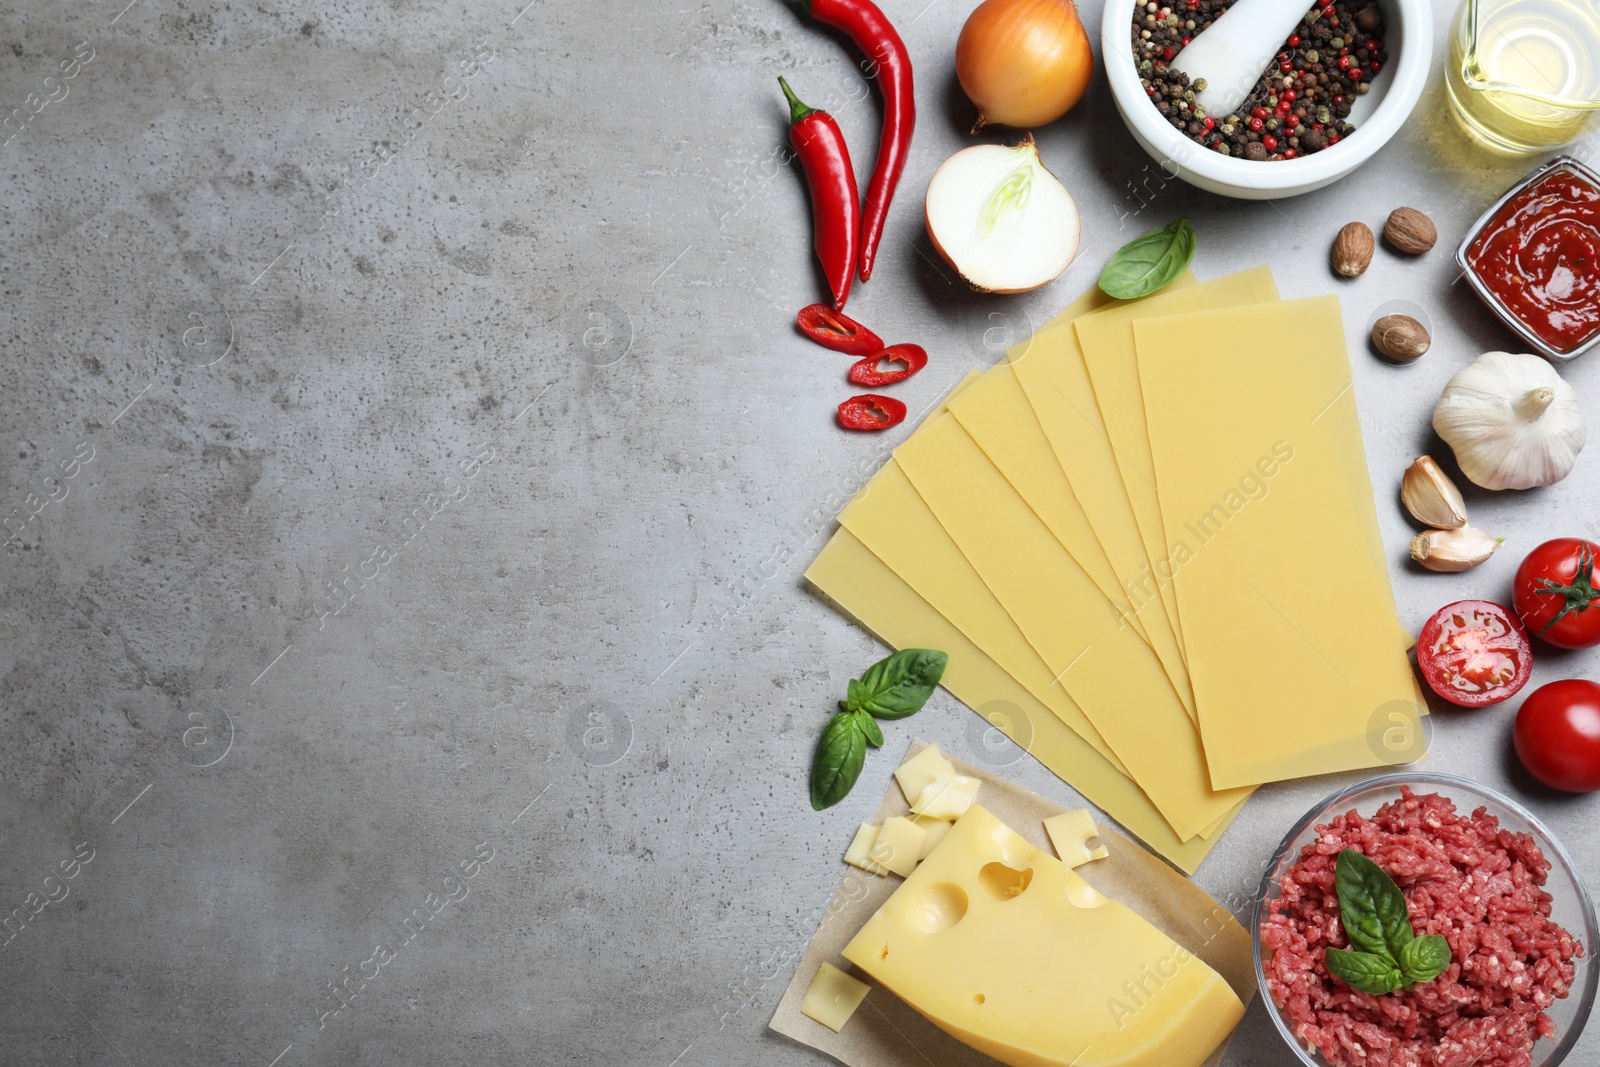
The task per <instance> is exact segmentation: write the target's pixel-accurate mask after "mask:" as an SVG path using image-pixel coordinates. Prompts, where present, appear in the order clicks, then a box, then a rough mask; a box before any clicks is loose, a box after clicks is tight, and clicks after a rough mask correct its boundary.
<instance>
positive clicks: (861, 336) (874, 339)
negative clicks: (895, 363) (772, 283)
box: [795, 304, 883, 356]
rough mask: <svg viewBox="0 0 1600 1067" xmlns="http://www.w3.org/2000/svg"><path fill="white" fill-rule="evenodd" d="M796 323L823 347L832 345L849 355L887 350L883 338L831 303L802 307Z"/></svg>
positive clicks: (796, 317) (865, 354)
mask: <svg viewBox="0 0 1600 1067" xmlns="http://www.w3.org/2000/svg"><path fill="white" fill-rule="evenodd" d="M795 323H796V325H798V326H799V327H800V332H801V333H803V334H805V335H806V336H807V337H809V338H811V339H812V340H813V341H815V342H817V344H819V345H821V346H822V347H823V348H831V349H833V350H834V351H835V352H843V353H844V354H845V355H847V356H870V355H872V353H874V352H882V351H883V338H881V337H879V336H878V335H877V334H875V333H873V332H872V331H871V330H869V329H867V328H866V327H865V326H863V325H861V324H860V323H859V322H857V321H856V320H855V319H852V318H851V317H850V316H849V315H846V314H845V313H844V312H842V311H835V310H833V308H831V307H829V306H828V305H827V304H812V305H810V306H808V307H803V308H801V309H800V314H798V315H796V316H795Z"/></svg>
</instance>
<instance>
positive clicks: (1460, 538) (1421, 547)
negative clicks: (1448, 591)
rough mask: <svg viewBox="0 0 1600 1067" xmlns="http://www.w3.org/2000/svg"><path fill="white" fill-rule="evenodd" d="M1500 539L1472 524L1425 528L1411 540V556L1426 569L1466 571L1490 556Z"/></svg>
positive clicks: (1444, 571) (1443, 571)
mask: <svg viewBox="0 0 1600 1067" xmlns="http://www.w3.org/2000/svg"><path fill="white" fill-rule="evenodd" d="M1502 540H1503V539H1502V538H1499V537H1490V536H1489V535H1488V534H1486V533H1484V532H1483V531H1482V530H1480V529H1478V528H1477V527H1476V526H1461V527H1459V528H1457V529H1454V530H1427V531H1425V532H1423V533H1419V534H1417V536H1415V537H1413V538H1412V539H1411V558H1412V559H1414V560H1416V561H1417V562H1418V563H1420V564H1422V565H1423V566H1424V567H1426V568H1428V569H1429V570H1430V571H1438V572H1439V573H1441V574H1455V573H1457V572H1460V571H1470V570H1471V569H1472V568H1474V567H1476V566H1477V565H1478V564H1480V563H1482V562H1484V561H1485V560H1487V559H1488V558H1489V557H1490V556H1492V555H1494V553H1495V549H1497V548H1499V547H1500V544H1501V541H1502Z"/></svg>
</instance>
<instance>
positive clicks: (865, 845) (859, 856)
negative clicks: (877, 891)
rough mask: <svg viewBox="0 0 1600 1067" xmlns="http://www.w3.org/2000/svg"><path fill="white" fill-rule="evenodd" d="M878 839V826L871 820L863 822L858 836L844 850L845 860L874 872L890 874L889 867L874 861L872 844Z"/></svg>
mask: <svg viewBox="0 0 1600 1067" xmlns="http://www.w3.org/2000/svg"><path fill="white" fill-rule="evenodd" d="M877 840H878V828H877V827H876V826H874V825H872V824H871V823H870V822H864V823H862V824H861V828H860V829H859V830H857V831H856V836H855V837H853V838H851V840H850V847H849V848H847V849H845V850H844V861H845V862H846V863H848V864H849V865H850V866H852V867H860V868H861V869H862V870H863V871H869V872H871V873H872V874H888V873H889V869H888V868H887V867H885V866H883V864H881V863H874V862H873V861H872V845H873V843H874V842H875V841H877Z"/></svg>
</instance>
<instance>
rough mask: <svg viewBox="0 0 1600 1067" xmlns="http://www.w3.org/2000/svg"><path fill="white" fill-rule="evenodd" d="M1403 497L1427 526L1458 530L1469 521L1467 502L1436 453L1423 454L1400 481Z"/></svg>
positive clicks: (1417, 518) (1415, 516)
mask: <svg viewBox="0 0 1600 1067" xmlns="http://www.w3.org/2000/svg"><path fill="white" fill-rule="evenodd" d="M1400 499H1401V500H1402V501H1404V502H1405V505H1406V510H1407V511H1409V512H1411V517H1412V518H1414V519H1416V520H1417V521H1418V522H1420V523H1422V525H1424V526H1432V527H1434V528H1435V529H1438V530H1454V529H1456V528H1457V527H1460V526H1465V525H1466V524H1467V502H1466V501H1465V500H1462V499H1461V490H1459V489H1457V488H1456V483H1455V482H1452V481H1451V480H1450V476H1449V475H1448V474H1446V473H1445V472H1444V471H1442V470H1440V469H1439V464H1437V463H1435V462H1434V459H1433V457H1432V456H1419V457H1418V458H1417V460H1416V462H1414V463H1412V464H1411V466H1409V467H1407V468H1406V473H1405V477H1404V478H1402V479H1401V480H1400Z"/></svg>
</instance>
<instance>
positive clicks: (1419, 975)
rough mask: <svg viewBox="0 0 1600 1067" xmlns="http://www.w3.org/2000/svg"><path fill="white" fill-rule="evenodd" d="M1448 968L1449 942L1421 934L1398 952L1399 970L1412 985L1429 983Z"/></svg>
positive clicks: (1436, 935) (1433, 935) (1436, 936)
mask: <svg viewBox="0 0 1600 1067" xmlns="http://www.w3.org/2000/svg"><path fill="white" fill-rule="evenodd" d="M1448 966H1450V942H1448V941H1446V940H1445V939H1444V938H1442V937H1440V936H1439V935H1438V934H1423V935H1422V936H1421V937H1419V938H1417V939H1416V940H1414V941H1412V942H1411V943H1410V944H1408V945H1406V947H1405V948H1403V949H1401V950H1400V970H1401V972H1402V973H1404V974H1405V976H1406V981H1408V982H1411V983H1412V984H1417V983H1420V982H1431V981H1433V980H1434V979H1435V978H1437V977H1439V976H1440V975H1441V974H1443V973H1444V969H1445V968H1446V967H1448Z"/></svg>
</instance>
